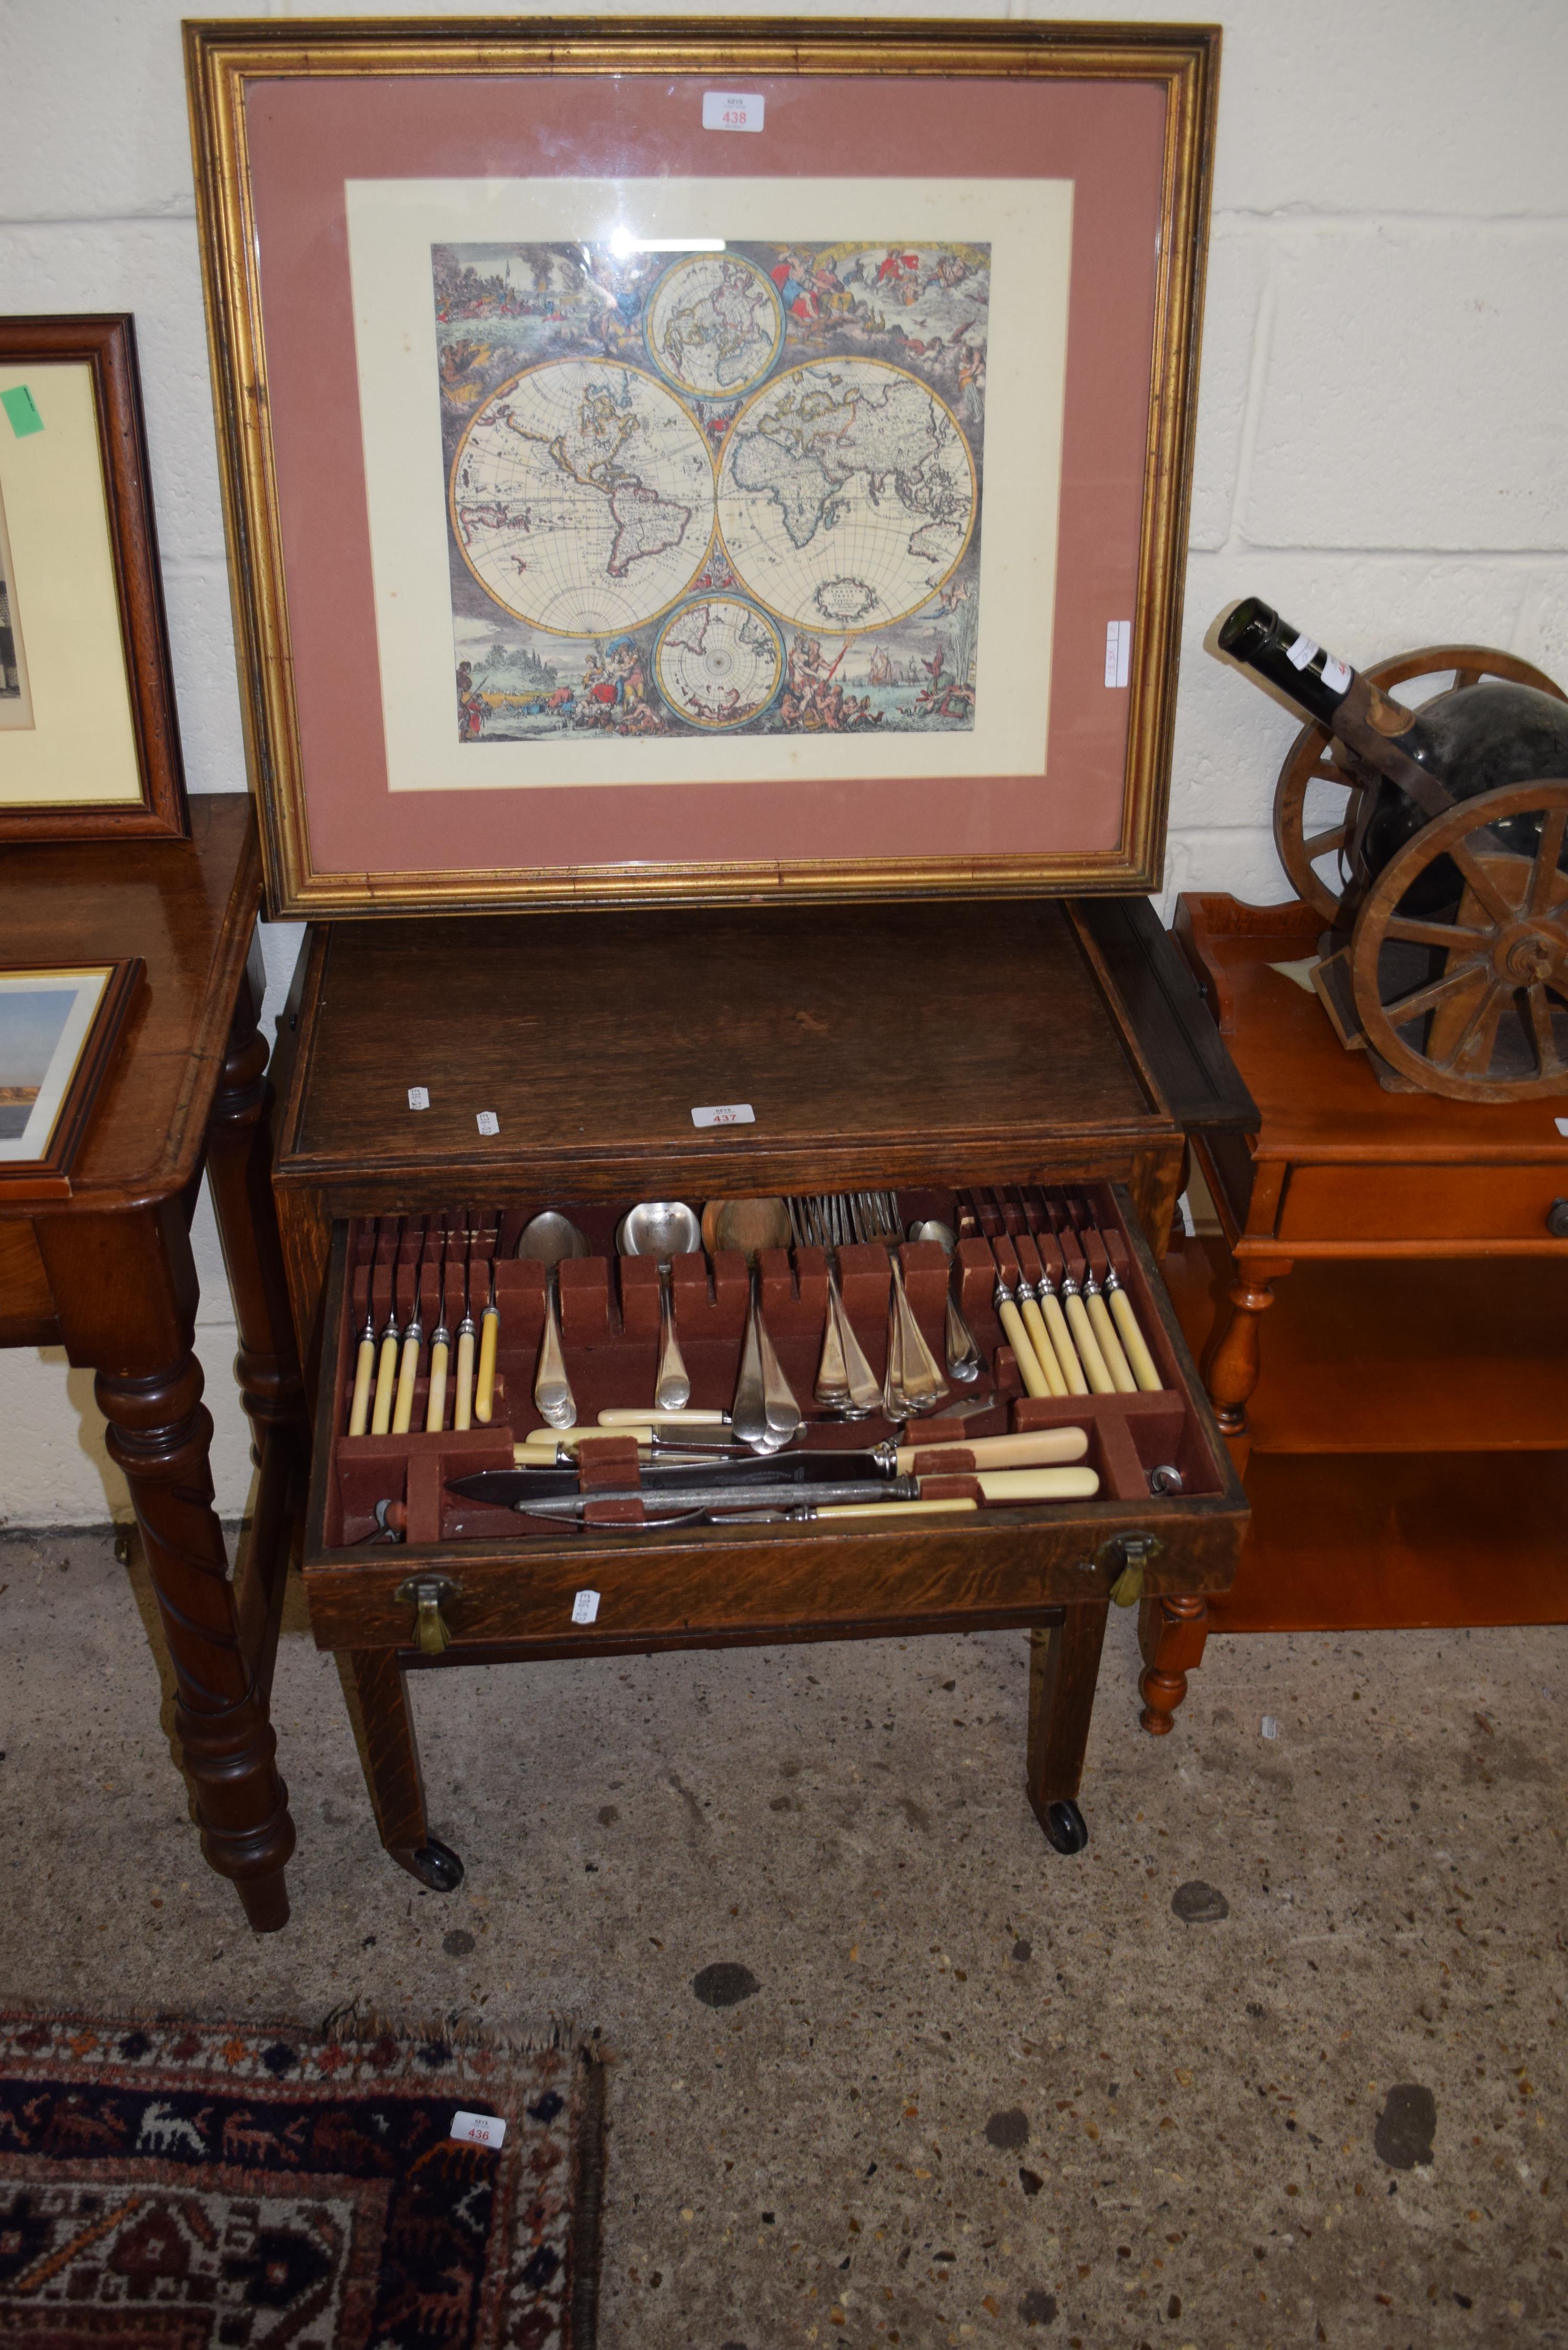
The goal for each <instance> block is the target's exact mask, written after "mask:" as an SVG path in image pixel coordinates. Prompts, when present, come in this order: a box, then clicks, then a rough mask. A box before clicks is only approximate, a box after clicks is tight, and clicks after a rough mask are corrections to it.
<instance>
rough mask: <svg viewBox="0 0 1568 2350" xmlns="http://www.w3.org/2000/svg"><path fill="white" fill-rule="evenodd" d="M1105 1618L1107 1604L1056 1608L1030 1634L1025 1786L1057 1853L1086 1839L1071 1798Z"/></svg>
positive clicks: (1093, 1602)
mask: <svg viewBox="0 0 1568 2350" xmlns="http://www.w3.org/2000/svg"><path fill="white" fill-rule="evenodd" d="M1109 1612H1110V1607H1109V1602H1108V1601H1106V1600H1104V1599H1091V1600H1083V1601H1078V1602H1076V1603H1075V1604H1074V1605H1073V1606H1072V1607H1064V1608H1063V1610H1062V1614H1061V1618H1060V1620H1059V1621H1058V1622H1057V1623H1054V1624H1049V1625H1043V1626H1042V1627H1040V1628H1039V1629H1037V1630H1035V1631H1033V1632H1031V1634H1030V1635H1029V1643H1030V1657H1029V1759H1028V1763H1027V1766H1026V1770H1027V1777H1026V1782H1025V1783H1026V1785H1027V1788H1028V1792H1029V1801H1030V1803H1031V1804H1033V1809H1034V1816H1035V1818H1036V1819H1037V1820H1038V1821H1039V1823H1040V1825H1041V1826H1042V1827H1043V1828H1044V1831H1045V1835H1046V1837H1047V1840H1048V1841H1049V1842H1050V1843H1051V1844H1053V1845H1054V1846H1055V1847H1056V1849H1057V1851H1058V1852H1081V1851H1082V1850H1083V1847H1084V1846H1085V1844H1086V1843H1087V1842H1088V1840H1089V1832H1088V1830H1087V1828H1086V1827H1085V1825H1084V1815H1083V1814H1082V1813H1081V1812H1080V1811H1079V1809H1078V1803H1077V1795H1078V1786H1079V1783H1080V1781H1081V1780H1082V1778H1083V1773H1084V1754H1085V1749H1086V1747H1087V1745H1088V1742H1089V1721H1090V1718H1091V1716H1092V1715H1093V1713H1094V1710H1095V1684H1096V1681H1097V1679H1099V1672H1100V1650H1101V1648H1103V1647H1104V1645H1105V1638H1106V1617H1107V1615H1108V1614H1109Z"/></svg>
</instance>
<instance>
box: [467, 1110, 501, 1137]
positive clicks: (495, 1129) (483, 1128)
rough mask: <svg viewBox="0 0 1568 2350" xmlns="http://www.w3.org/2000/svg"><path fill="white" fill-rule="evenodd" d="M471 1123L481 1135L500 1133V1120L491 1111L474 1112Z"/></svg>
mask: <svg viewBox="0 0 1568 2350" xmlns="http://www.w3.org/2000/svg"><path fill="white" fill-rule="evenodd" d="M473 1122H474V1124H475V1126H477V1127H478V1128H479V1130H480V1132H481V1134H499V1133H500V1131H501V1120H500V1119H499V1118H497V1117H496V1115H495V1112H494V1111H493V1109H482V1110H476V1111H475V1112H474V1118H473Z"/></svg>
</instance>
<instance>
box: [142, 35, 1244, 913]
mask: <svg viewBox="0 0 1568 2350" xmlns="http://www.w3.org/2000/svg"><path fill="white" fill-rule="evenodd" d="M185 37H186V58H187V73H188V83H189V88H190V96H191V108H192V137H193V141H194V149H195V158H196V182H197V200H198V214H199V224H200V233H201V241H202V266H203V272H204V280H205V288H206V296H207V307H208V322H209V338H210V345H211V357H212V364H213V385H214V398H215V402H216V411H217V418H218V428H219V441H220V452H221V461H222V471H223V487H224V498H225V505H226V517H227V525H228V533H229V546H230V565H231V587H232V594H233V598H234V611H235V619H236V636H237V641H238V643H239V646H240V649H241V657H242V667H243V679H242V695H243V702H244V712H245V723H246V731H247V742H248V747H249V754H250V759H251V766H252V774H253V779H254V788H255V789H256V792H257V795H258V798H259V800H260V802H261V813H262V830H263V839H264V845H265V858H266V867H267V879H268V895H269V903H270V906H271V910H272V911H273V912H274V913H275V914H278V915H291V916H301V915H305V916H309V915H330V916H333V917H335V918H336V917H339V916H345V915H357V914H362V913H375V912H394V913H410V912H431V911H457V910H481V909H493V910H504V909H523V908H527V907H540V906H547V907H561V906H571V905H591V906H605V905H614V904H628V903H635V904H639V905H658V904H697V903H705V902H715V901H717V902H722V901H726V900H729V901H734V900H737V899H747V898H754V897H758V896H763V897H765V898H766V899H769V900H770V901H778V900H781V899H798V900H804V901H810V900H822V899H845V898H850V899H877V898H879V897H885V896H893V897H909V896H915V895H939V896H940V895H949V896H954V895H965V896H968V895H977V894H982V893H986V892H991V891H1000V892H1003V893H1009V894H1014V895H1024V894H1037V893H1040V892H1042V891H1052V890H1069V889H1071V890H1074V891H1083V890H1091V889H1145V890H1147V889H1152V888H1154V887H1156V886H1157V885H1158V879H1159V875H1160V868H1161V863H1162V858H1163V848H1164V832H1165V816H1166V804H1167V795H1168V767H1169V755H1170V733H1171V719H1172V703H1173V698H1174V683H1175V673H1176V660H1177V646H1178V639H1179V623H1180V598H1181V576H1182V565H1183V560H1184V556H1185V542H1186V525H1187V510H1188V496H1189V475H1190V465H1191V438H1192V425H1193V408H1194V394H1195V386H1196V374H1197V363H1198V347H1199V314H1200V306H1201V295H1202V281H1203V267H1204V256H1205V250H1206V242H1207V230H1208V213H1209V197H1210V156H1211V148H1212V135H1213V119H1214V107H1215V96H1216V85H1217V75H1218V63H1219V43H1220V36H1219V34H1218V32H1217V31H1216V30H1215V29H1213V28H1211V27H1203V26H1197V27H1190V26H1165V25H1142V26H1116V25H1096V26H1054V25H1037V24H1027V25H1023V24H1016V25H1015V24H1010V23H1005V22H998V23H985V24H947V23H933V24H925V23H895V22H871V23H867V22H860V21H856V22H849V21H829V20H822V21H807V22H798V23H797V22H793V21H784V20H778V21H769V20H759V21H753V22H737V21H732V20H721V21H717V22H715V21H706V22H700V21H698V20H695V19H688V20H681V21H665V22H660V21H653V20H628V21H626V22H624V23H608V24H602V25H597V26H595V25H592V24H588V23H587V22H581V23H568V22H565V21H561V22H556V21H553V20H545V19H539V20H532V21H530V20H525V19H524V20H519V19H507V20H504V21H503V20H500V19H497V20H495V21H494V22H493V23H484V22H481V21H477V20H469V21H455V20H448V21H443V22H436V23H432V22H426V21H411V22H410V21H407V20H401V19H400V20H394V21H387V22H381V23H368V22H363V21H352V20H321V21H319V22H314V23H309V24H301V23H298V22H296V21H292V20H291V21H289V22H276V21H274V22H269V23H265V24H259V23H256V24H246V23H239V24H236V23H233V22H223V23H211V24H192V25H189V26H187V27H186V31H185Z"/></svg>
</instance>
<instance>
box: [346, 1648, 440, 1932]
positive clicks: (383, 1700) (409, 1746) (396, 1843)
mask: <svg viewBox="0 0 1568 2350" xmlns="http://www.w3.org/2000/svg"><path fill="white" fill-rule="evenodd" d="M348 1674H349V1677H350V1680H349V1690H350V1705H349V1711H350V1712H351V1713H352V1714H354V1715H356V1716H357V1718H358V1731H359V1736H360V1760H361V1762H362V1763H363V1765H364V1770H365V1784H366V1785H367V1787H369V1791H370V1802H371V1805H372V1807H373V1809H374V1811H375V1814H376V1825H377V1828H378V1829H379V1832H380V1837H381V1842H382V1844H383V1845H384V1846H386V1848H387V1850H388V1852H389V1854H390V1855H391V1856H392V1858H393V1859H394V1860H395V1861H396V1862H397V1864H398V1866H399V1867H400V1868H406V1869H407V1870H408V1872H409V1874H410V1877H418V1878H419V1880H420V1883H421V1885H427V1886H429V1887H430V1888H431V1891H432V1892H433V1893H451V1892H453V1891H454V1890H455V1889H456V1887H458V1886H460V1885H461V1884H462V1861H461V1860H460V1859H459V1858H458V1856H457V1855H456V1853H455V1852H453V1851H452V1847H451V1846H450V1845H444V1844H442V1843H441V1840H440V1839H439V1837H436V1836H432V1835H431V1831H430V1821H429V1819H428V1817H427V1815H426V1813H425V1787H424V1779H423V1776H422V1774H421V1770H420V1750H419V1746H418V1744H417V1742H416V1741H415V1738H414V1719H413V1715H412V1714H411V1713H410V1711H409V1684H408V1676H407V1674H406V1673H405V1672H404V1670H403V1668H402V1665H401V1664H400V1661H399V1659H398V1655H397V1652H396V1650H395V1649H392V1648H351V1649H349V1651H348Z"/></svg>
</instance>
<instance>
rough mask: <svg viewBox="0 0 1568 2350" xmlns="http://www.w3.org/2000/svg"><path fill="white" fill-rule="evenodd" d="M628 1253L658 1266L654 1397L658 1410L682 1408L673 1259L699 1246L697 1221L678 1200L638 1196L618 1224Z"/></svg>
mask: <svg viewBox="0 0 1568 2350" xmlns="http://www.w3.org/2000/svg"><path fill="white" fill-rule="evenodd" d="M620 1244H621V1247H622V1249H623V1250H624V1251H625V1253H626V1254H627V1255H628V1256H650V1257H652V1258H654V1259H655V1261H656V1262H657V1263H658V1266H659V1376H658V1378H656V1380H655V1381H654V1388H653V1400H654V1402H655V1403H656V1404H657V1405H658V1406H659V1410H660V1411H681V1410H683V1409H685V1407H686V1405H687V1404H689V1403H690V1402H691V1380H690V1378H688V1377H687V1374H686V1364H685V1360H684V1358H683V1357H682V1356H681V1352H680V1340H679V1339H678V1338H677V1336H676V1335H675V1284H674V1270H675V1268H674V1259H675V1258H676V1257H678V1256H690V1255H691V1253H693V1252H694V1251H695V1250H697V1249H700V1248H701V1245H702V1226H701V1222H700V1220H699V1218H698V1216H697V1212H696V1211H695V1209H692V1208H689V1207H688V1206H687V1205H686V1203H685V1201H683V1200H639V1202H638V1204H637V1206H636V1207H635V1208H633V1209H631V1210H630V1211H628V1215H627V1217H626V1221H625V1222H623V1224H622V1225H621V1228H620Z"/></svg>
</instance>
